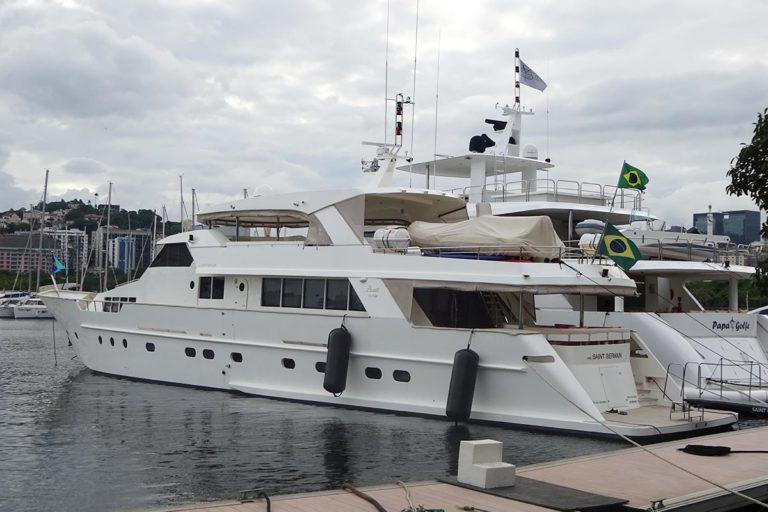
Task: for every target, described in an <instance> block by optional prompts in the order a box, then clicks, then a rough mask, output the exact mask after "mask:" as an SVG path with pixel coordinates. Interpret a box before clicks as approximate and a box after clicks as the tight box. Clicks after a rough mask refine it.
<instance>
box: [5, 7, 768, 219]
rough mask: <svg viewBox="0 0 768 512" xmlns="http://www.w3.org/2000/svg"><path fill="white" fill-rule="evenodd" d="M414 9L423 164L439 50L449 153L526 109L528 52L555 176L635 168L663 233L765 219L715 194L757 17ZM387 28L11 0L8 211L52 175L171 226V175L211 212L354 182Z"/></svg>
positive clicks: (398, 72)
mask: <svg viewBox="0 0 768 512" xmlns="http://www.w3.org/2000/svg"><path fill="white" fill-rule="evenodd" d="M390 5H391V9H390V12H391V15H390V38H389V93H390V95H391V94H394V93H396V92H400V91H402V92H404V93H406V94H408V95H414V92H413V90H412V87H413V85H412V84H413V74H412V72H413V59H414V29H415V20H416V16H415V14H416V1H415V0H390ZM419 9H420V12H419V38H418V71H417V76H416V78H417V80H416V91H415V98H416V119H415V126H414V134H415V143H414V147H413V153H414V156H415V158H416V160H423V159H428V158H430V157H431V154H432V153H433V151H434V147H433V146H434V139H435V130H434V127H435V93H436V90H438V89H437V88H436V84H437V78H438V75H437V57H438V48H439V52H440V53H439V55H440V58H439V70H440V72H439V109H438V115H437V120H438V122H437V126H438V129H437V152H438V153H447V154H460V153H463V152H464V151H465V150H466V147H467V141H468V139H469V137H470V136H471V135H474V134H476V133H479V132H480V130H482V128H483V124H482V120H483V119H484V118H485V117H487V116H490V115H492V113H493V106H494V104H496V103H497V102H501V103H508V102H509V103H511V102H512V101H513V100H514V97H513V94H514V92H513V78H514V69H513V61H514V59H513V55H514V48H515V47H519V48H520V49H521V53H522V56H523V59H524V60H525V61H526V63H527V64H528V65H529V66H531V67H532V68H533V69H534V70H536V71H537V72H538V73H539V74H540V75H541V76H542V77H543V78H544V79H545V80H546V81H547V82H548V83H549V88H548V89H547V93H546V94H544V93H540V92H538V91H535V90H533V89H527V88H525V89H524V90H523V103H524V104H525V105H526V106H529V107H532V108H533V109H534V110H535V111H536V112H537V115H536V116H534V117H533V118H532V119H531V118H526V125H525V133H524V137H525V140H524V141H523V142H524V143H532V144H535V145H537V146H538V147H539V150H540V156H542V157H544V156H549V157H550V158H552V161H553V163H555V164H557V167H556V169H555V170H554V171H553V174H552V175H551V176H552V177H559V178H562V179H578V180H586V181H593V182H601V183H615V181H616V177H617V175H618V170H619V168H620V166H621V162H622V161H623V160H625V159H626V160H627V161H629V162H631V163H633V164H634V165H636V166H638V167H640V168H641V169H643V170H645V171H646V173H647V174H648V175H649V176H650V178H651V180H652V181H651V185H650V188H649V191H648V193H647V194H646V201H645V204H646V205H647V206H649V207H650V209H651V211H652V213H655V214H656V215H659V216H662V217H664V218H667V219H669V220H670V221H672V222H675V223H684V224H686V225H690V224H691V213H692V212H693V211H705V210H706V207H707V205H708V204H712V205H713V207H714V208H715V209H716V210H720V209H732V208H750V207H753V205H752V204H751V202H750V201H749V200H746V199H744V198H741V199H737V198H732V197H729V196H727V195H726V194H725V191H724V187H725V185H726V183H727V180H726V176H725V172H726V170H727V169H728V166H729V162H730V160H731V158H732V157H733V156H734V155H736V154H737V153H738V151H739V148H740V143H741V142H745V141H749V140H750V139H751V134H752V123H753V122H754V120H755V119H756V114H757V112H758V111H762V110H763V108H765V107H766V106H768V36H766V32H765V20H766V19H768V3H766V2H765V1H763V0H741V1H738V2H730V3H727V4H724V3H723V2H715V1H710V0H679V1H676V2H669V1H660V0H643V1H639V2H616V1H609V0H601V1H598V0H580V1H554V0H550V1H546V0H516V1H514V2H510V1H505V0H474V1H473V2H460V1H447V0H421V2H420V6H419ZM386 27H387V1H386V0H336V1H331V0H284V1H282V2H279V3H278V2H272V1H264V0H262V1H257V0H233V1H223V0H185V1H178V2H176V1H170V0H136V1H129V2H120V1H114V0H113V1H103V2H102V1H87V0H83V1H80V0H59V1H47V2H46V1H14V0H0V210H2V209H5V208H9V207H21V206H25V205H28V204H29V203H31V202H33V201H36V200H38V199H39V198H40V196H41V193H42V186H43V178H44V169H46V168H48V169H50V171H51V181H50V195H51V196H52V197H53V198H60V197H65V198H73V197H80V198H83V199H87V198H92V197H93V194H94V193H95V192H98V193H99V194H100V195H101V197H102V198H104V197H105V195H106V188H107V182H108V181H112V182H113V183H114V186H113V194H114V202H115V203H119V204H121V205H122V206H123V207H128V208H132V209H135V208H139V207H143V208H157V209H158V210H159V209H160V208H162V206H163V205H166V206H167V207H168V210H169V213H170V217H171V219H173V220H175V219H178V217H179V214H178V202H179V199H178V197H179V175H183V176H184V185H185V192H186V193H187V194H189V189H191V188H192V187H194V188H196V189H197V191H198V193H199V198H200V206H201V207H203V208H204V207H205V206H206V205H209V204H214V203H218V202H221V201H225V200H228V199H230V198H234V197H239V196H241V195H242V190H243V188H248V189H249V191H250V193H254V192H257V193H258V192H265V191H268V190H270V189H271V190H274V191H291V190H296V189H316V188H337V187H342V186H349V185H350V184H355V183H362V182H363V177H362V174H361V172H360V159H361V158H362V157H370V156H371V149H370V148H367V147H364V146H361V145H360V142H361V141H362V140H374V141H379V140H381V139H383V136H384V107H383V100H382V98H383V95H384V69H385V66H384V60H385V59H384V57H385V45H386ZM547 105H548V108H549V116H548V123H547V116H546V111H547ZM547 124H549V130H548V132H549V137H547ZM390 126H391V123H390ZM406 128H407V129H410V127H408V126H407V127H406ZM409 139H410V136H407V137H406V141H409ZM547 141H548V142H547ZM408 145H410V144H408ZM547 148H548V150H547ZM555 173H557V174H555ZM399 179H400V181H401V182H402V183H407V182H408V178H407V177H406V176H401V177H400V178H399ZM422 180H423V178H421V179H419V180H417V181H415V184H418V185H421V181H422ZM444 185H445V186H448V185H450V184H444ZM437 186H438V188H440V186H441V183H440V181H439V180H438V183H437ZM187 202H189V197H187Z"/></svg>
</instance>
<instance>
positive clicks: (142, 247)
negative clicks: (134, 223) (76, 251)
mask: <svg viewBox="0 0 768 512" xmlns="http://www.w3.org/2000/svg"><path fill="white" fill-rule="evenodd" d="M107 233H109V234H107ZM107 237H109V239H107ZM118 239H121V241H117V240H118ZM91 245H92V246H93V251H94V259H93V260H92V264H93V266H94V267H97V268H102V267H104V266H108V267H115V268H119V269H120V270H121V271H123V272H134V271H135V270H136V269H141V268H146V267H148V266H149V264H150V263H151V261H152V232H151V231H145V230H142V229H134V230H128V229H118V228H110V229H109V230H107V228H106V227H104V226H102V227H100V228H99V229H97V230H96V231H94V232H93V233H91ZM121 261H122V263H121ZM105 264H106V265H105ZM120 265H121V266H120Z"/></svg>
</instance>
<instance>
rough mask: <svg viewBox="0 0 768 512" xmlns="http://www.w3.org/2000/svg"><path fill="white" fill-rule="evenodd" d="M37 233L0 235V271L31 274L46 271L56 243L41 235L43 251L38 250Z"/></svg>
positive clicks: (38, 238)
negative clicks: (38, 270)
mask: <svg viewBox="0 0 768 512" xmlns="http://www.w3.org/2000/svg"><path fill="white" fill-rule="evenodd" d="M39 247H40V234H39V233H32V234H31V235H30V233H29V232H28V231H27V232H22V233H13V234H8V235H0V271H5V272H32V271H37V269H40V270H42V271H48V269H49V268H50V263H51V256H52V255H53V254H54V251H55V250H56V241H55V240H54V239H53V238H52V237H50V236H48V235H47V234H45V235H43V249H42V250H40V249H39Z"/></svg>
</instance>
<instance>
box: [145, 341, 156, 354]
mask: <svg viewBox="0 0 768 512" xmlns="http://www.w3.org/2000/svg"><path fill="white" fill-rule="evenodd" d="M144 348H146V349H147V352H154V351H155V344H154V343H151V342H149V343H147V344H145V345H144Z"/></svg>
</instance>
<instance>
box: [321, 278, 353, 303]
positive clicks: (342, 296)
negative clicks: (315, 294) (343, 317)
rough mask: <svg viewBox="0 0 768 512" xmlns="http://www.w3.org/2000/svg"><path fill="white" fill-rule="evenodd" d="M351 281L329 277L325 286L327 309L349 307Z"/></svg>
mask: <svg viewBox="0 0 768 512" xmlns="http://www.w3.org/2000/svg"><path fill="white" fill-rule="evenodd" d="M348 293H349V281H347V280H346V279H329V280H328V284H327V285H326V287H325V309H347V295H348Z"/></svg>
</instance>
